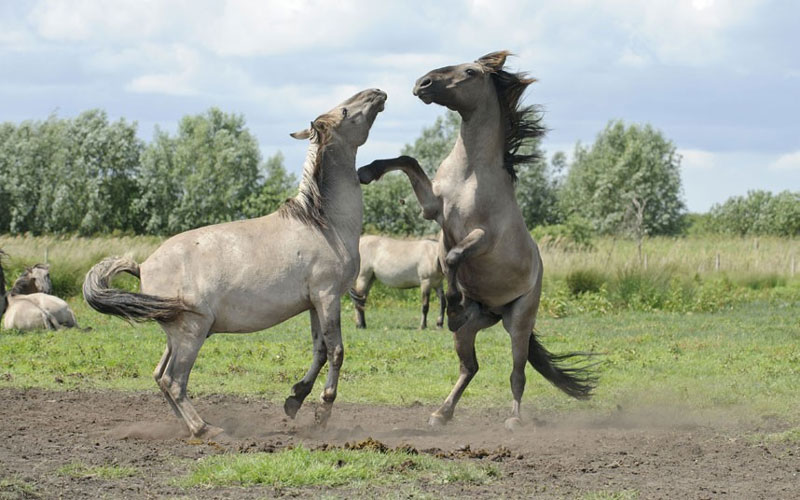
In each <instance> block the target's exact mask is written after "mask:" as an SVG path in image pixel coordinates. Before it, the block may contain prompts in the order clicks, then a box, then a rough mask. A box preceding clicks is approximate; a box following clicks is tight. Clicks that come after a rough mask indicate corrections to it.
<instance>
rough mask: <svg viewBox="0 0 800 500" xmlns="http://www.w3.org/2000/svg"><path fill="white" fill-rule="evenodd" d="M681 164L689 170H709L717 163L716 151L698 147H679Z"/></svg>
mask: <svg viewBox="0 0 800 500" xmlns="http://www.w3.org/2000/svg"><path fill="white" fill-rule="evenodd" d="M678 154H680V155H681V166H682V167H683V168H684V169H689V170H710V169H713V168H714V167H715V166H717V164H718V158H717V154H716V153H712V152H711V151H702V150H699V149H679V150H678Z"/></svg>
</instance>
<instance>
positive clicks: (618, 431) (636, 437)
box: [0, 389, 800, 498]
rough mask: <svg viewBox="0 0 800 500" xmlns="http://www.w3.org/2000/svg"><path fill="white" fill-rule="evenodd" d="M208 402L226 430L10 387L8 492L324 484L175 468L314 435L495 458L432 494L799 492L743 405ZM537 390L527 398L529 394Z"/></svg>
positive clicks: (222, 493)
mask: <svg viewBox="0 0 800 500" xmlns="http://www.w3.org/2000/svg"><path fill="white" fill-rule="evenodd" d="M195 403H196V406H197V409H198V411H199V412H200V413H201V415H203V416H204V417H206V418H207V419H208V420H209V421H210V422H211V423H213V424H215V425H218V426H221V427H223V428H224V429H226V433H227V434H228V439H227V440H225V441H220V442H207V441H201V440H195V439H191V438H190V437H189V435H188V434H187V432H186V431H185V430H184V428H183V427H182V426H181V425H180V424H179V422H178V421H177V419H176V418H175V417H174V416H173V415H172V413H171V411H170V410H169V407H168V406H167V403H166V402H165V401H164V400H163V399H162V397H161V395H160V394H159V393H156V392H155V391H153V392H152V393H122V392H51V391H43V390H15V389H0V439H2V441H0V442H2V444H0V480H2V482H0V497H2V498H6V497H9V498H34V497H37V496H38V497H39V498H55V497H63V498H96V497H112V498H162V497H176V496H179V497H187V496H188V497H190V498H191V497H202V498H226V497H229V498H262V497H274V496H284V495H291V496H303V497H305V496H308V497H316V496H319V495H320V493H321V492H320V491H319V490H316V489H305V490H295V489H292V490H285V489H275V488H269V487H254V488H245V489H243V488H217V489H211V490H207V489H202V490H200V489H195V490H184V489H181V488H180V487H178V486H176V485H175V484H174V481H173V480H174V479H175V478H178V477H182V476H184V475H186V474H187V472H188V471H189V468H190V466H191V461H192V460H196V459H199V458H201V457H203V456H207V455H210V454H216V453H249V452H259V451H265V452H275V451H278V450H281V449H283V448H286V447H288V446H295V445H298V444H301V443H302V444H303V445H304V446H307V447H310V448H315V449H316V448H325V447H331V446H336V447H343V448H350V449H371V450H386V449H405V450H407V451H409V452H412V453H413V452H417V453H429V454H432V455H436V456H440V457H443V458H445V459H448V460H468V461H472V462H474V463H491V464H493V466H494V467H496V468H497V469H498V470H499V471H500V473H501V475H500V477H499V478H498V479H496V480H494V481H492V482H491V483H489V484H484V485H471V484H450V485H441V484H424V483H423V484H418V485H416V486H414V487H413V489H409V494H410V493H414V492H416V494H419V493H424V494H429V495H432V496H436V497H462V496H465V495H466V496H477V497H506V498H515V497H528V498H530V497H533V496H535V497H537V498H575V497H580V496H581V495H582V494H585V493H587V492H621V491H624V490H630V491H633V492H638V494H639V497H640V498H676V497H683V498H718V497H728V498H796V495H797V487H798V486H797V485H798V484H800V444H798V443H796V442H794V443H791V442H790V443H785V442H784V443H781V442H760V441H758V440H757V439H753V436H754V435H756V434H758V433H763V432H776V431H780V430H784V429H785V428H786V424H785V423H783V422H781V421H780V420H779V419H776V418H774V417H769V416H766V417H763V418H762V417H753V416H749V417H748V418H741V417H739V416H730V415H727V416H726V415H725V414H724V413H722V412H715V413H714V414H698V413H691V412H687V411H685V410H679V409H653V408H650V409H636V410H622V409H620V410H619V411H615V412H611V413H607V414H598V413H596V412H573V413H537V414H536V415H535V416H534V415H532V414H528V415H525V421H526V422H528V424H527V425H525V426H524V427H522V428H521V429H520V430H519V431H518V432H516V433H514V434H509V433H507V432H506V431H505V430H504V428H503V419H504V417H505V416H506V415H505V413H504V411H503V410H502V409H496V408H494V409H475V408H459V411H458V413H457V417H456V419H455V420H454V421H453V422H452V423H451V424H450V425H448V426H446V427H445V428H443V429H437V430H432V429H430V428H428V427H427V425H426V419H427V415H428V414H429V413H430V411H431V410H433V408H427V407H424V406H420V405H415V406H412V407H407V408H396V407H381V406H368V405H352V404H338V403H337V404H336V406H335V408H334V413H333V416H332V417H331V420H330V422H329V425H328V428H327V429H326V430H325V431H320V430H318V429H317V428H315V427H314V426H313V414H314V412H313V406H314V405H313V402H312V403H311V404H307V405H306V406H304V407H303V408H301V410H300V413H299V414H298V419H297V420H296V421H292V420H290V419H288V418H286V417H285V416H284V415H283V410H282V406H281V405H280V404H274V403H270V402H266V401H263V400H260V399H257V398H241V397H233V396H208V397H202V398H195ZM531 404H532V402H529V403H528V405H529V406H530V405H531ZM73 463H81V464H84V465H88V466H91V467H94V466H100V465H116V466H119V467H133V468H135V469H136V470H137V471H139V473H138V474H136V475H134V476H131V477H123V478H116V479H104V478H101V477H92V476H90V477H72V476H70V475H68V474H64V473H59V472H58V471H59V470H60V469H61V468H62V467H64V466H65V465H69V464H73ZM399 490H400V491H401V492H398V489H397V488H394V489H381V488H380V487H369V488H367V489H364V488H361V489H358V490H354V491H351V490H347V489H340V490H335V491H326V492H325V493H326V494H329V495H331V494H332V495H341V496H343V497H345V496H346V497H350V496H354V495H355V496H368V497H369V496H385V495H390V496H394V497H396V496H398V495H400V496H403V495H404V493H402V491H405V489H403V488H401V489H399Z"/></svg>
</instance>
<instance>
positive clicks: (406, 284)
mask: <svg viewBox="0 0 800 500" xmlns="http://www.w3.org/2000/svg"><path fill="white" fill-rule="evenodd" d="M374 271H375V277H376V278H378V280H379V281H380V282H381V283H383V284H384V285H386V286H389V287H392V288H413V287H416V286H419V276H418V275H417V268H416V267H411V266H407V267H405V268H401V269H392V270H389V269H378V268H376V269H375V270H374Z"/></svg>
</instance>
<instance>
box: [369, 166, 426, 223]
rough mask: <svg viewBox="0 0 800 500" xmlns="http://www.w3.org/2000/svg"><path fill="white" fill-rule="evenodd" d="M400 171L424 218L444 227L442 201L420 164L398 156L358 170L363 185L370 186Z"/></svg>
mask: <svg viewBox="0 0 800 500" xmlns="http://www.w3.org/2000/svg"><path fill="white" fill-rule="evenodd" d="M394 170H400V171H402V172H404V173H405V174H406V175H407V176H408V180H409V181H411V187H412V188H413V189H414V194H415V195H416V196H417V200H418V201H419V204H420V206H421V207H422V217H423V218H424V219H427V220H435V221H436V222H438V223H439V226H441V225H442V200H441V198H439V197H438V196H436V195H435V194H434V193H433V186H432V184H431V180H430V179H429V178H428V176H427V174H425V171H424V170H422V167H421V166H420V165H419V162H417V160H415V159H414V158H412V157H410V156H398V157H397V158H392V159H388V160H375V161H373V162H372V163H370V164H369V165H366V166H364V167H361V168H359V169H358V179H359V180H360V181H361V184H369V183H370V182H373V181H376V180H378V179H380V178H381V177H383V175H384V174H386V173H387V172H392V171H394Z"/></svg>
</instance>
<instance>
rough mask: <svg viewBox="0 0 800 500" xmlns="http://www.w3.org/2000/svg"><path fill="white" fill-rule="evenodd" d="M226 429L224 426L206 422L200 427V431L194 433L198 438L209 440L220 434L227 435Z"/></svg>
mask: <svg viewBox="0 0 800 500" xmlns="http://www.w3.org/2000/svg"><path fill="white" fill-rule="evenodd" d="M224 433H225V429H223V428H222V427H217V426H215V425H209V424H206V425H204V426H203V428H202V429H200V432H198V433H197V434H195V435H194V437H195V438H197V439H202V440H208V439H212V438H219V437H220V436H226V434H224Z"/></svg>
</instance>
